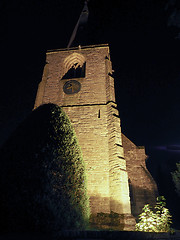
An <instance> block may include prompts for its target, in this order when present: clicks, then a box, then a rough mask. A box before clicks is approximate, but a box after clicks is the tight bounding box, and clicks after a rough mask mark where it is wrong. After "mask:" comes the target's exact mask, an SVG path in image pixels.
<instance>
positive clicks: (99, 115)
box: [98, 109, 101, 118]
mask: <svg viewBox="0 0 180 240" xmlns="http://www.w3.org/2000/svg"><path fill="white" fill-rule="evenodd" d="M100 117H101V111H100V109H99V112H98V118H100Z"/></svg>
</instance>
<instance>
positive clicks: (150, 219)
mask: <svg viewBox="0 0 180 240" xmlns="http://www.w3.org/2000/svg"><path fill="white" fill-rule="evenodd" d="M171 218H172V217H171V215H170V212H169V210H168V209H167V208H166V202H165V198H164V197H163V196H162V197H158V198H157V203H156V205H155V206H154V208H152V207H151V206H150V205H149V204H146V205H145V206H144V208H143V211H142V213H141V214H140V215H139V222H138V223H137V224H136V231H143V232H169V231H171V228H170V225H171V223H172V221H171Z"/></svg>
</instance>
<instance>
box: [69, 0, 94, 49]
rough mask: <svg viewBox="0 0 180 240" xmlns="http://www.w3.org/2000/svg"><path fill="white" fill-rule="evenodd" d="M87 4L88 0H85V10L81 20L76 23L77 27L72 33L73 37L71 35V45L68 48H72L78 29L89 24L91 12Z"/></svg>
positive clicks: (80, 17)
mask: <svg viewBox="0 0 180 240" xmlns="http://www.w3.org/2000/svg"><path fill="white" fill-rule="evenodd" d="M87 3H88V0H85V2H84V7H83V10H82V12H81V14H80V16H79V19H78V21H77V23H76V26H75V28H74V30H73V32H72V35H71V38H70V40H69V43H68V45H67V48H70V46H71V44H72V42H73V41H74V39H75V37H76V33H77V30H78V28H79V27H81V26H84V25H85V24H86V23H87V20H88V16H89V10H88V6H87Z"/></svg>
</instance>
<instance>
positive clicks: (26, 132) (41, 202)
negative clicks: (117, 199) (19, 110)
mask: <svg viewBox="0 0 180 240" xmlns="http://www.w3.org/2000/svg"><path fill="white" fill-rule="evenodd" d="M0 193H1V196H0V228H1V230H6V231H41V232H54V231H59V230H62V229H63V230H64V229H85V228H86V226H87V223H88V218H89V200H88V197H87V191H86V174H85V165H84V162H83V159H82V154H81V150H80V147H79V145H78V141H77V138H76V135H75V131H74V129H73V127H72V125H71V123H70V120H69V119H68V117H67V115H66V114H65V113H64V111H63V110H62V108H61V107H59V106H56V105H54V104H46V105H42V106H40V107H39V108H37V109H36V110H34V111H33V112H32V114H31V115H30V116H29V117H28V118H27V119H26V120H25V121H24V122H23V124H21V126H20V127H19V128H18V129H17V130H16V132H15V133H14V134H13V136H12V137H11V138H10V139H9V140H8V141H7V142H6V144H5V145H4V146H3V148H2V149H1V151H0Z"/></svg>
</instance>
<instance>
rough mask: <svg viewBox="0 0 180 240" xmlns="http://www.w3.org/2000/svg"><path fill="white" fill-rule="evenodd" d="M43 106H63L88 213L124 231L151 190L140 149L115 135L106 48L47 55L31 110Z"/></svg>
mask: <svg viewBox="0 0 180 240" xmlns="http://www.w3.org/2000/svg"><path fill="white" fill-rule="evenodd" d="M46 103H54V104H57V105H59V106H61V107H63V109H64V111H65V112H66V113H67V115H68V116H69V118H70V120H71V122H72V124H73V126H74V128H75V131H76V135H77V137H78V140H79V144H80V146H81V149H82V153H83V159H84V161H85V163H86V171H87V176H88V194H89V197H90V207H91V213H92V214H93V215H97V214H98V213H111V212H115V213H118V214H119V215H120V216H123V219H124V220H123V221H124V230H128V229H130V225H131V226H132V225H134V224H135V221H134V219H135V218H137V216H138V214H139V213H141V211H142V207H143V206H144V205H145V204H147V203H150V204H153V203H155V200H156V195H157V187H156V184H155V182H154V180H153V179H152V177H151V175H150V173H149V171H148V170H147V168H146V164H145V160H146V155H145V150H144V148H143V147H137V146H136V145H135V144H134V143H132V142H131V141H130V140H129V139H128V138H127V137H126V136H125V135H123V134H122V132H121V126H120V118H119V112H118V110H117V105H116V100H115V91H114V79H113V74H112V63H111V60H110V51H109V46H108V45H107V44H103V45H93V46H84V47H76V48H68V49H58V50H52V51H48V52H47V56H46V65H45V67H44V72H43V77H42V81H41V82H40V84H39V88H38V92H37V96H36V101H35V108H37V107H38V106H40V105H42V104H46ZM131 229H132V228H131Z"/></svg>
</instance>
